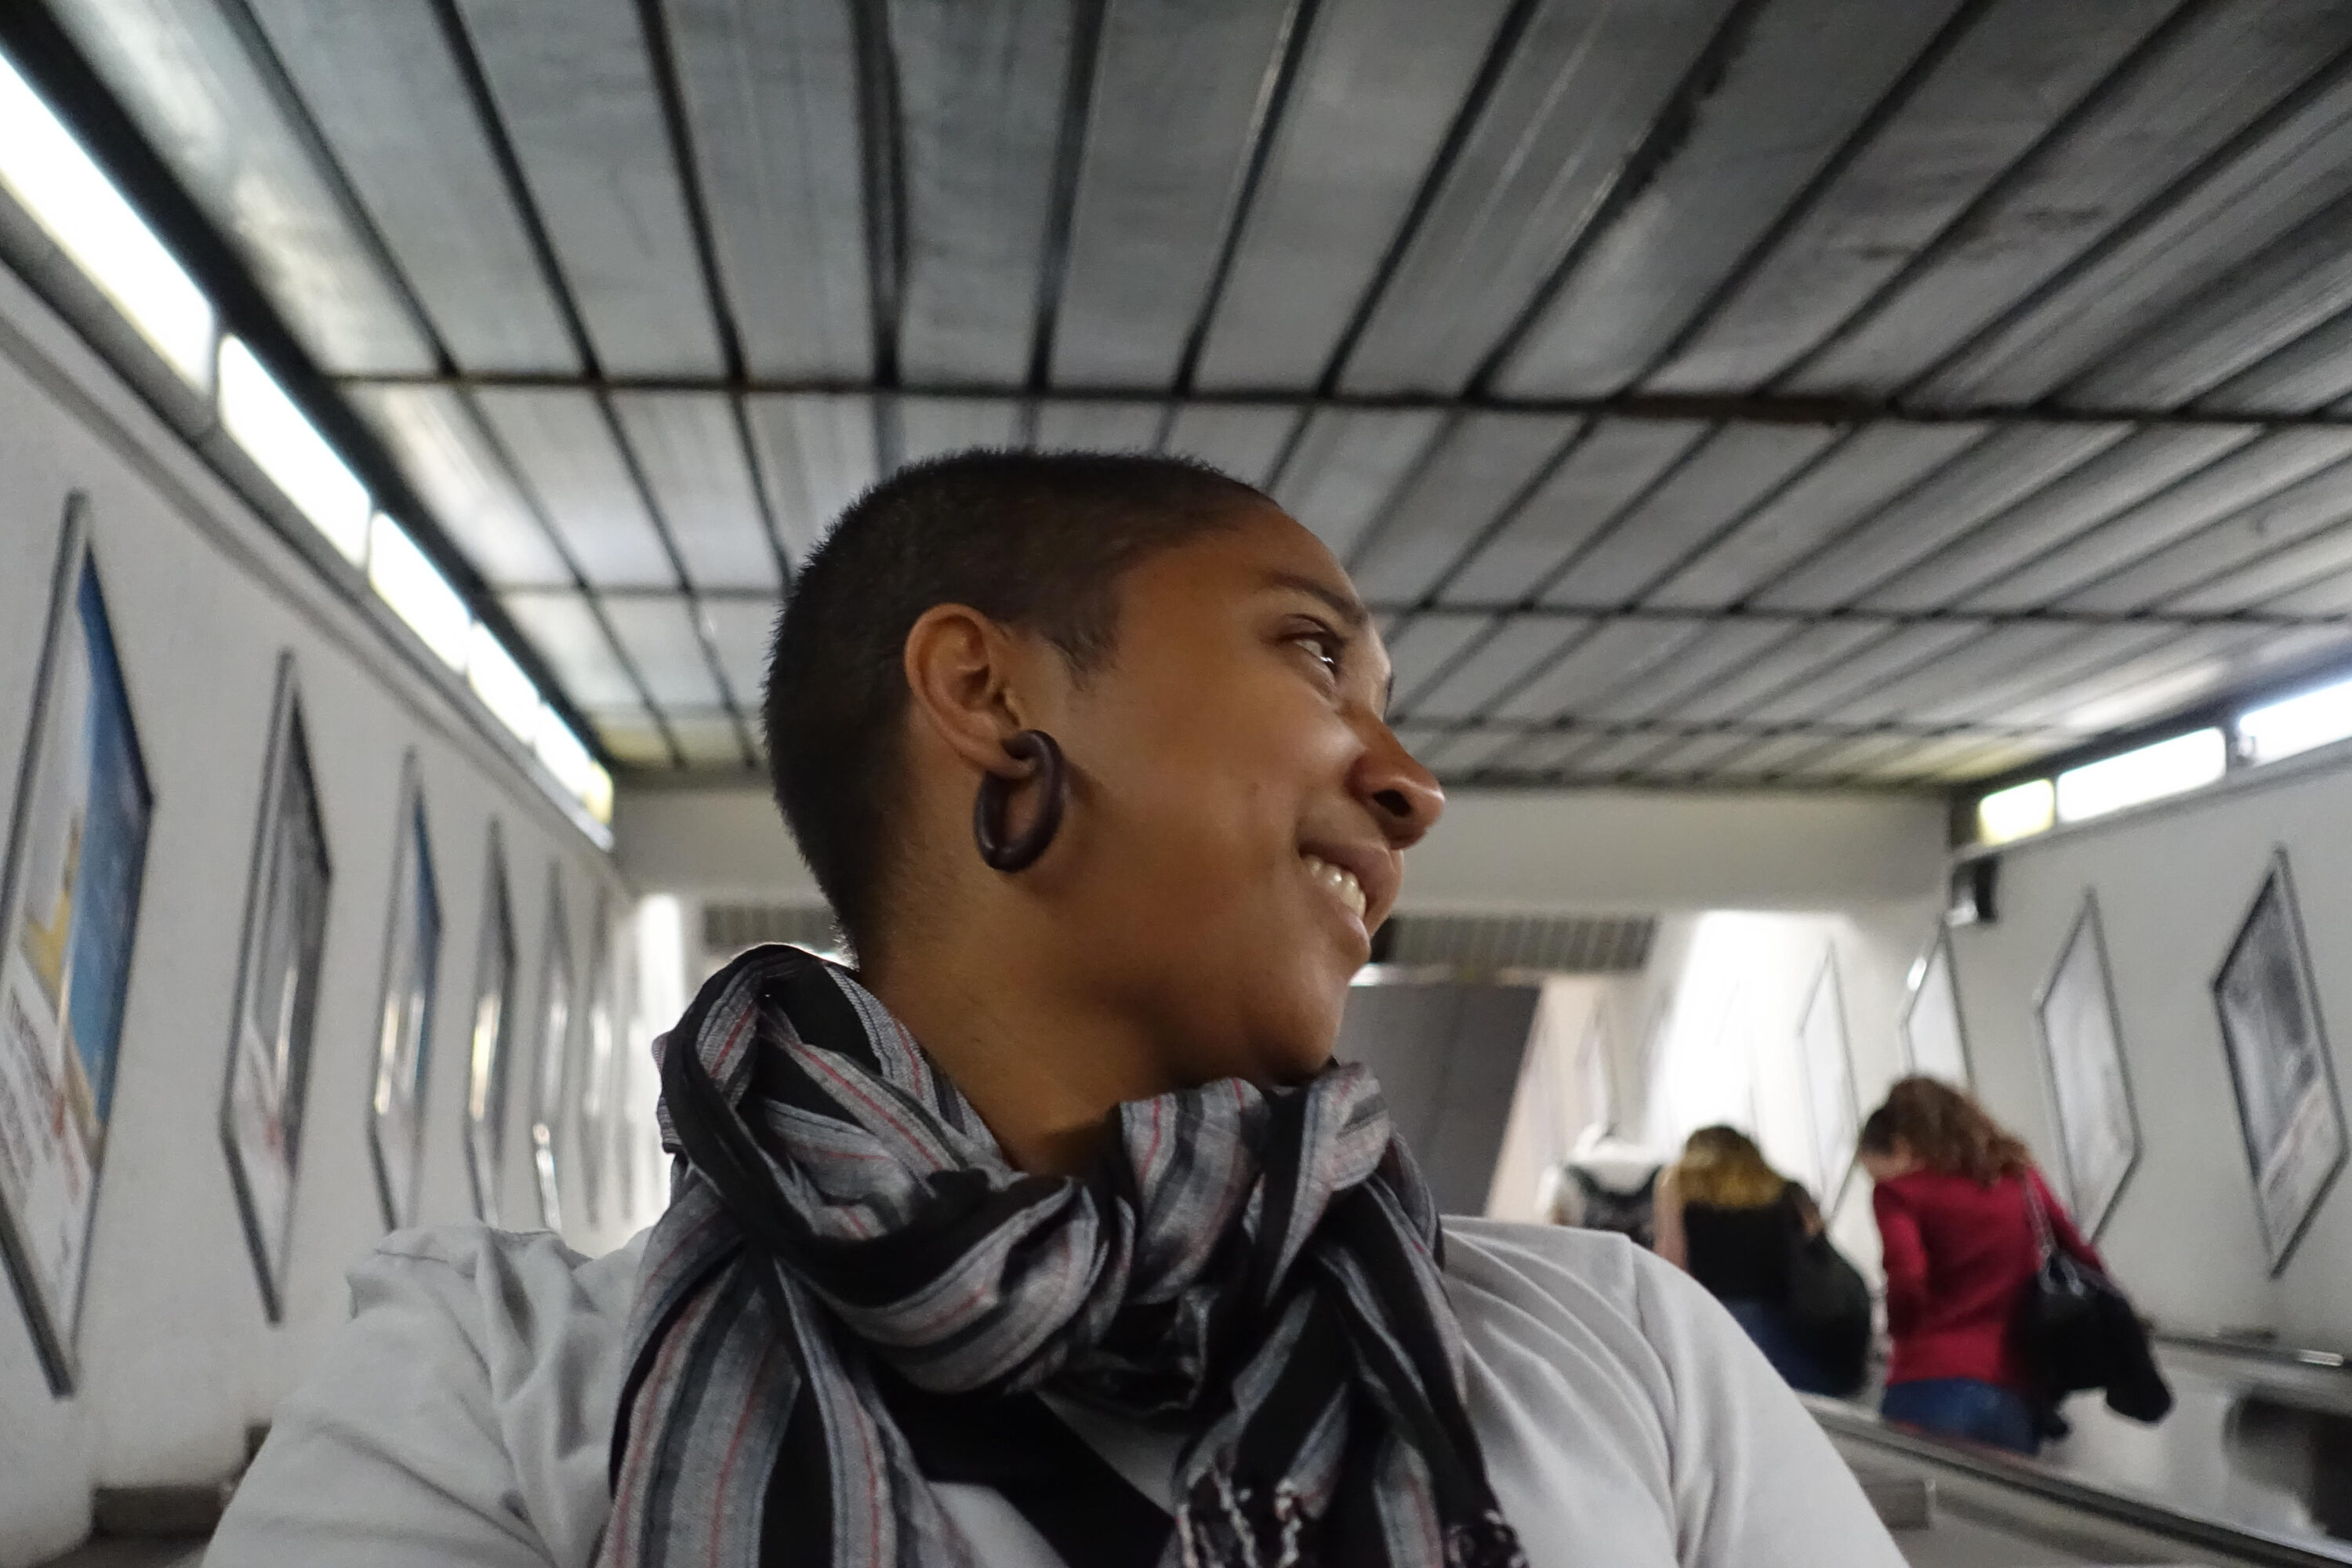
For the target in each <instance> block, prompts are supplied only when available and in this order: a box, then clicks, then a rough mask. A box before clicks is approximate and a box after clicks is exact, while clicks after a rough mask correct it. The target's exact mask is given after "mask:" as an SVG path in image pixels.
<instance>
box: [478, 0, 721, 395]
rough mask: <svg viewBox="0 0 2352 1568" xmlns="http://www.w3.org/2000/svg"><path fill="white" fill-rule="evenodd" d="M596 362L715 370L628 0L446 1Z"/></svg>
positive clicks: (690, 249) (707, 315)
mask: <svg viewBox="0 0 2352 1568" xmlns="http://www.w3.org/2000/svg"><path fill="white" fill-rule="evenodd" d="M456 4H457V9H458V11H459V12H460V13H461V14H462V15H463V16H464V17H465V19H466V27H467V32H468V33H469V34H470V35H471V37H472V38H473V43H474V52H475V54H476V56H477V57H478V58H479V59H480V60H481V62H482V72H483V74H484V75H485V76H486V77H488V79H489V83H490V90H491V94H492V96H493V97H495V98H496V99H497V100H498V109H499V120H500V121H502V122H503V123H504V125H505V127H506V132H507V137H508V140H509V142H511V143H512V144H513V146H514V150H515V156H516V158H517V159H518V161H520V163H521V164H522V170H523V177H524V179H525V180H526V181H527V182H528V183H529V184H530V193H531V199H532V201H533V203H534V205H536V206H537V207H538V209H539V216H540V218H541V222H543V223H544V224H545V225H546V226H547V235H548V238H549V240H550V241H551V243H552V244H553V246H554V247H555V256H556V262H557V265H558V266H560V267H561V268H562V271H563V277H564V280H565V282H566V284H567V285H569V287H570V289H571V291H572V302H573V304H574V305H575V306H576V307H577V308H578V310H579V311H580V318H581V321H582V323H583V325H584V326H585V327H586V329H587V331H588V340H589V342H591V343H592V344H593V346H594V348H595V351H596V360H597V363H598V365H599V366H600V367H601V368H602V369H604V371H605V372H606V373H607V374H623V375H692V374H718V373H719V371H721V370H722V369H724V368H725V363H726V360H725V356H724V355H723V354H722V353H720V352H719V332H718V328H717V324H716V322H715V321H714V320H713V318H712V301H711V299H710V296H709V291H708V290H707V289H705V288H704V287H703V273H702V262H701V256H700V253H699V251H698V249H697V248H696V245H695V239H694V234H693V231H692V230H691V229H690V228H689V227H688V223H687V216H686V193H685V191H684V189H683V188H682V187H681V186H680V185H679V184H678V176H679V169H678V165H677V159H676V158H675V157H673V156H672V155H671V148H670V140H669V132H668V129H667V126H666V125H665V124H664V123H663V121H662V104H661V99H660V97H659V95H658V93H657V92H656V89H655V86H654V80H653V70H652V66H651V63H650V60H649V58H648V56H647V54H646V39H645V35H644V33H643V32H642V31H641V30H640V29H639V27H638V26H637V18H638V16H639V15H640V11H639V7H637V6H636V5H634V4H632V3H631V0H569V3H568V4H565V5H560V6H551V5H545V4H543V3H542V0H456Z"/></svg>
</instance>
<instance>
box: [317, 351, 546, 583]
mask: <svg viewBox="0 0 2352 1568" xmlns="http://www.w3.org/2000/svg"><path fill="white" fill-rule="evenodd" d="M347 395H348V396H349V397H350V398H351V400H352V405H354V406H355V407H357V408H358V410H359V411H360V413H361V414H362V416H365V417H366V418H367V420H368V422H369V423H371V424H372V425H373V426H375V428H376V431H377V433H378V434H380V435H382V436H383V438H384V444H385V445H386V446H387V447H390V448H391V450H392V455H393V457H394V458H395V459H396V460H397V461H398V462H399V464H400V468H401V472H402V473H403V474H404V475H405V476H406V477H407V479H408V482H409V483H410V484H412V485H414V486H415V488H416V492H417V494H418V495H420V496H422V497H423V498H424V499H425V503H426V504H427V505H429V506H430V507H432V509H433V513H434V518H435V520H436V521H438V522H439V523H440V525H441V529H442V531H443V532H445V533H446V534H447V535H448V536H449V538H450V539H451V540H452V541H453V542H455V543H456V544H457V548H458V549H460V550H462V551H464V552H465V553H466V559H467V560H468V561H470V562H472V563H474V570H476V571H477V572H479V573H480V574H482V576H483V577H484V578H485V579H486V580H487V581H488V583H489V584H491V585H492V586H494V587H499V588H513V587H552V586H556V585H558V584H561V585H564V586H569V585H570V584H571V583H572V568H571V567H570V566H568V565H566V564H565V563H564V560H563V557H562V554H561V553H559V552H557V550H556V548H555V544H554V542H553V541H552V540H551V539H550V538H549V537H548V534H547V530H546V529H545V528H544V527H542V526H541V523H540V521H539V519H538V518H537V517H535V516H533V515H532V514H531V510H530V505H529V503H528V502H526V501H525V500H523V498H522V495H521V493H520V491H518V490H517V489H515V487H514V483H513V481H512V479H509V476H508V474H507V469H506V465H505V464H504V463H502V462H501V461H500V460H499V457H498V455H497V453H496V452H494V451H493V450H492V449H491V447H490V446H489V444H488V442H486V441H485V440H484V439H483V438H482V433H481V429H480V427H479V426H477V425H476V424H475V422H474V416H473V415H472V414H471V413H469V412H468V411H467V407H466V405H465V401H464V399H463V398H462V397H461V396H460V395H458V394H457V393H455V392H450V391H447V390H446V389H445V388H441V387H436V386H363V387H356V388H353V389H352V390H351V392H350V393H349V394H347Z"/></svg>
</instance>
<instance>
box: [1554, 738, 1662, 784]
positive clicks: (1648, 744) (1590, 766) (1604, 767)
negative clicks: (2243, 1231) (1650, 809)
mask: <svg viewBox="0 0 2352 1568" xmlns="http://www.w3.org/2000/svg"><path fill="white" fill-rule="evenodd" d="M1677 739H1678V737H1675V736H1672V735H1662V734H1660V733H1659V732H1658V731H1655V730H1627V731H1621V732H1620V733H1617V734H1613V735H1612V734H1608V733H1606V732H1603V733H1601V734H1600V735H1597V736H1594V737H1593V738H1592V741H1591V743H1590V744H1588V745H1585V746H1583V747H1580V748H1579V749H1578V750H1576V751H1573V752H1563V753H1562V754H1561V755H1560V757H1559V760H1558V761H1557V762H1556V763H1554V764H1553V765H1554V766H1555V767H1559V768H1564V769H1566V770H1567V771H1568V772H1570V773H1574V774H1576V775H1577V776H1578V777H1579V778H1584V779H1613V778H1621V777H1623V776H1625V775H1626V774H1629V773H1635V772H1637V771H1638V770H1640V769H1641V768H1642V767H1643V765H1644V764H1646V763H1648V762H1649V761H1650V760H1651V759H1652V758H1654V757H1655V756H1657V755H1658V754H1659V753H1660V752H1664V751H1666V750H1668V749H1669V748H1671V747H1672V746H1673V745H1674V744H1675V741H1676V740H1677Z"/></svg>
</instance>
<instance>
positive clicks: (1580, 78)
mask: <svg viewBox="0 0 2352 1568" xmlns="http://www.w3.org/2000/svg"><path fill="white" fill-rule="evenodd" d="M1729 8H1730V6H1729V4H1728V0H1659V3H1656V4H1648V5H1591V4H1590V3H1589V0H1548V3H1546V4H1541V5H1538V6H1537V7H1536V8H1535V11H1534V14H1533V15H1532V16H1529V17H1528V21H1527V24H1526V27H1525V30H1524V31H1523V32H1521V33H1520V35H1519V37H1518V39H1517V43H1516V44H1515V45H1514V46H1513V47H1512V49H1511V52H1510V57H1509V58H1508V59H1507V61H1506V62H1505V63H1504V65H1503V68H1502V70H1501V72H1500V74H1499V75H1498V76H1497V77H1496V81H1495V85H1494V87H1493V89H1492V90H1491V91H1490V92H1489V93H1488V95H1487V98H1486V104H1485V107H1484V108H1483V109H1482V110H1480V111H1479V113H1478V116H1477V119H1476V121H1475V123H1474V124H1473V125H1472V126H1471V127H1470V129H1469V133H1468V135H1467V136H1466V137H1465V139H1464V141H1463V142H1462V144H1461V147H1460V150H1459V151H1458V152H1457V153H1456V154H1455V156H1454V161H1453V163H1452V165H1451V166H1450V167H1449V168H1448V169H1447V170H1446V172H1445V177H1444V183H1443V184H1441V185H1440V186H1439V188H1438V190H1437V192H1436V195H1435V196H1434V198H1433V200H1432V202H1431V204H1430V206H1429V209H1428V211H1427V213H1426V214H1425V215H1424V216H1423V218H1422V220H1421V222H1420V223H1419V224H1418V225H1416V226H1415V227H1414V230H1413V233H1412V237H1411V239H1410V240H1409V241H1408V243H1407V244H1406V247H1405V249H1404V252H1403V255H1402V257H1401V258H1399V260H1398V263H1397V267H1396V270H1395V273H1394V274H1393V275H1392V276H1391V278H1390V279H1389V281H1388V284H1387V286H1386V288H1385V289H1382V291H1381V298H1380V300H1379V303H1378V305H1377V307H1376V308H1375V309H1374V310H1373V312H1372V315H1371V318H1370V321H1368V322H1367V323H1366V325H1365V329H1364V332H1363V336H1362V337H1361V338H1360V340H1359V341H1358V342H1357V344H1356V346H1355V348H1354V350H1353V352H1352V353H1349V357H1348V363H1347V366H1346V368H1345V370H1344V372H1343V373H1342V374H1341V377H1340V384H1341V385H1343V386H1345V387H1347V388H1348V389H1349V391H1351V392H1363V393H1390V392H1412V391H1419V392H1433V393H1452V392H1455V391H1458V390H1459V389H1460V388H1461V387H1462V386H1464V385H1465V384H1467V383H1468V382H1469V380H1470V378H1471V377H1472V375H1473V374H1475V373H1476V371H1477V370H1478V368H1479V366H1480V365H1481V364H1483V363H1485V361H1486V356H1487V355H1488V354H1489V353H1492V352H1493V351H1494V349H1495V348H1496V346H1498V345H1499V344H1501V343H1502V342H1503V341H1504V340H1505V338H1506V337H1507V335H1508V334H1509V332H1510V331H1511V330H1512V328H1513V327H1514V326H1515V325H1516V324H1517V321H1519V319H1520V317H1521V316H1522V315H1523V314H1524V313H1525V312H1526V310H1527V309H1528V301H1529V300H1533V299H1535V298H1536V296H1537V294H1538V291H1539V290H1540V289H1542V288H1543V285H1544V282H1545V280H1546V279H1548V278H1549V276H1550V275H1551V272H1552V270H1553V268H1556V267H1558V266H1559V263H1560V259H1561V258H1563V257H1565V256H1567V255H1568V254H1569V253H1570V250H1571V249H1572V248H1573V247H1574V246H1575V244H1576V243H1577V241H1578V239H1579V237H1581V236H1582V235H1583V234H1584V233H1585V231H1586V227H1587V226H1588V225H1590V224H1591V222H1592V220H1593V217H1594V216H1595V214H1596V213H1597V212H1599V211H1600V210H1601V205H1602V202H1603V199H1604V198H1605V197H1606V195H1608V193H1609V192H1610V191H1611V189H1612V188H1613V187H1614V186H1615V185H1616V184H1617V183H1618V181H1619V180H1620V179H1621V178H1622V177H1623V174H1624V173H1625V165H1626V161H1627V160H1628V159H1629V158H1630V157H1631V156H1632V155H1633V152H1634V150H1635V149H1636V148H1637V147H1639V146H1640V145H1641V143H1642V141H1643V138H1644V137H1645V136H1647V135H1648V134H1649V133H1650V132H1651V129H1652V127H1653V125H1654V123H1655V121H1657V119H1658V117H1659V115H1660V113H1661V112H1662V111H1663V110H1665V109H1666V106H1667V99H1668V98H1669V97H1670V96H1671V94H1672V93H1673V91H1674V89H1675V84H1676V83H1678V82H1679V81H1681V80H1682V79H1683V77H1684V75H1685V73H1686V72H1687V71H1688V70H1689V69H1690V67H1691V63H1692V60H1693V59H1694V58H1696V55H1697V54H1698V53H1699V51H1700V50H1701V49H1703V48H1705V47H1706V42H1707V39H1708V38H1709V37H1711V36H1712V35H1713V34H1714V32H1715V30H1716V27H1717V25H1718V24H1719V23H1720V22H1721V21H1722V19H1723V16H1724V14H1725V13H1726V12H1727V10H1728V9H1729Z"/></svg>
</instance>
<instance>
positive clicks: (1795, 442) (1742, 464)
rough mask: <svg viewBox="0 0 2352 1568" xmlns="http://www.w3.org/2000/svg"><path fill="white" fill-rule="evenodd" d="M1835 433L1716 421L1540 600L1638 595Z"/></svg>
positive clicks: (1607, 601) (1796, 470) (1606, 600)
mask: <svg viewBox="0 0 2352 1568" xmlns="http://www.w3.org/2000/svg"><path fill="white" fill-rule="evenodd" d="M1842 435H1843V432H1842V431H1839V430H1837V429H1834V428H1832V427H1831V426H1825V425H1764V424H1741V425H1727V426H1723V427H1722V429H1720V430H1719V431H1717V433H1716V435H1715V437H1714V438H1713V439H1711V440H1709V441H1708V442H1707V443H1706V445H1705V446H1703V447H1699V448H1698V450H1697V451H1696V452H1694V453H1692V454H1691V456H1690V457H1689V458H1688V459H1686V460H1685V462H1684V463H1683V465H1682V466H1681V467H1680V468H1676V469H1675V471H1674V473H1673V474H1672V475H1671V476H1669V477H1668V478H1667V479H1664V481H1663V482H1661V483H1660V484H1659V485H1658V487H1657V488H1656V489H1653V490H1652V491H1650V493H1649V494H1648V495H1646V496H1644V497H1643V498H1642V500H1641V502H1640V504H1638V505H1636V506H1635V507H1634V508H1633V510H1631V511H1628V512H1626V513H1624V514H1623V515H1622V516H1620V517H1619V518H1617V519H1616V520H1615V521H1613V522H1612V523H1611V524H1610V526H1609V528H1608V531H1606V532H1605V533H1603V534H1602V535H1601V536H1600V537H1599V538H1598V539H1597V540H1596V541H1595V542H1593V543H1592V544H1591V545H1590V546H1589V547H1588V548H1587V549H1585V550H1584V551H1583V552H1581V553H1580V554H1579V555H1578V556H1577V557H1576V558H1575V559H1574V560H1573V561H1572V562H1571V563H1570V565H1569V567H1568V569H1567V571H1566V572H1565V573H1564V574H1562V575H1561V576H1560V577H1559V580H1558V581H1557V582H1555V583H1553V584H1552V585H1551V586H1550V587H1549V588H1548V589H1546V590H1545V591H1544V602H1545V603H1546V604H1549V605H1585V606H1589V607H1591V608H1596V609H1612V608H1615V607H1617V606H1619V605H1631V604H1636V603H1639V602H1640V601H1641V599H1642V597H1643V595H1644V594H1645V593H1646V592H1647V591H1648V590H1650V589H1651V588H1653V587H1655V586H1656V585H1657V584H1659V583H1660V582H1661V581H1663V580H1664V579H1665V578H1667V577H1670V576H1672V575H1673V574H1675V571H1676V569H1678V568H1679V567H1681V566H1683V565H1685V564H1686V563H1688V562H1689V560H1690V559H1691V557H1692V555H1693V554H1694V553H1695V552H1698V551H1701V550H1704V549H1705V548H1706V546H1707V545H1708V544H1710V543H1711V542H1714V541H1715V540H1716V539H1717V538H1718V537H1720V536H1721V535H1722V534H1723V533H1724V532H1725V531H1727V530H1728V529H1730V528H1731V527H1732V526H1734V525H1735V524H1737V523H1738V521H1740V520H1742V519H1743V518H1745V517H1748V515H1750V514H1752V513H1753V512H1754V511H1755V510H1757V508H1758V506H1759V504H1760V503H1763V502H1765V501H1769V500H1770V499H1772V498H1773V496H1774V495H1775V494H1776V493H1777V492H1778V491H1779V490H1780V488H1781V487H1782V486H1784V485H1786V484H1787V483H1788V482H1789V481H1790V479H1793V478H1795V477H1796V476H1797V475H1798V474H1800V473H1801V472H1802V471H1803V469H1804V468H1805V467H1806V465H1807V464H1809V463H1811V462H1813V461H1814V460H1815V459H1816V458H1820V457H1821V455H1822V453H1823V452H1825V451H1827V450H1828V449H1829V448H1830V447H1832V445H1834V444H1835V443H1836V441H1837V440H1838V438H1839V437H1841V436H1842Z"/></svg>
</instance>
